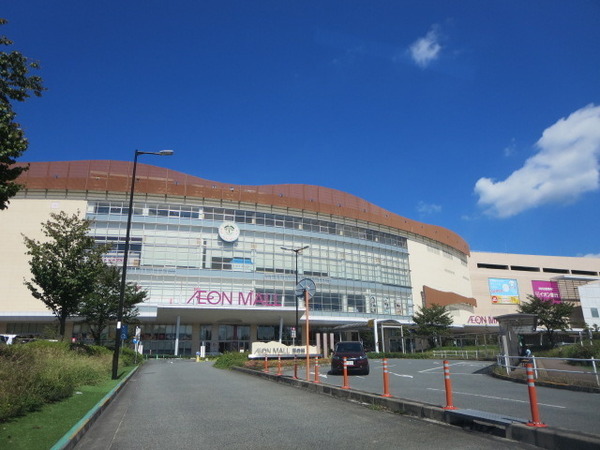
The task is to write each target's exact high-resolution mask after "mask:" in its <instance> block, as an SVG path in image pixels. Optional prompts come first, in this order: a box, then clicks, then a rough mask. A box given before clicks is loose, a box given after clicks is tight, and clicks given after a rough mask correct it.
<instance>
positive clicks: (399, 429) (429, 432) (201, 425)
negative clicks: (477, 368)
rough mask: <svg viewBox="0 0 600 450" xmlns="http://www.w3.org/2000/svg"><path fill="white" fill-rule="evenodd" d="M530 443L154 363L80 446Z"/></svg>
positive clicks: (203, 367)
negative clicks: (515, 441)
mask: <svg viewBox="0 0 600 450" xmlns="http://www.w3.org/2000/svg"><path fill="white" fill-rule="evenodd" d="M492 447H493V448H494V449H514V448H531V447H529V446H525V445H522V444H517V443H514V442H510V441H507V440H503V439H498V438H493V437H491V436H487V435H482V434H477V433H470V432H467V431H463V430H462V429H460V428H457V427H450V426H447V425H443V424H438V423H434V422H429V421H424V420H418V419H414V418H411V417H405V416H401V415H396V414H391V413H388V412H383V411H377V410H374V409H371V408H368V407H365V406H361V405H357V404H353V403H349V402H345V401H341V400H337V399H334V398H331V397H329V396H323V395H318V394H314V393H310V392H307V391H304V390H301V389H294V388H291V387H289V386H283V385H280V384H278V383H272V382H269V381H267V380H264V379H261V378H257V377H252V376H248V375H244V374H241V373H238V372H233V371H227V370H219V369H215V368H213V367H212V365H211V364H210V363H196V362H193V361H167V360H158V361H149V362H148V363H147V364H145V365H144V366H143V367H142V368H141V369H140V370H139V371H138V373H137V374H136V375H135V376H134V377H133V378H132V379H131V380H130V381H129V383H127V385H126V387H125V388H124V389H123V390H122V391H121V393H120V394H119V395H118V396H117V398H116V399H115V400H114V401H113V402H112V403H111V404H110V406H109V407H108V408H107V409H106V410H105V411H104V412H103V413H102V415H101V416H100V417H99V419H98V420H97V421H96V423H95V424H94V425H93V426H92V428H91V429H90V430H89V431H88V432H87V433H86V435H85V436H84V438H83V439H82V440H81V441H80V442H79V444H78V445H77V448H81V449H86V450H90V449H91V450H95V449H165V448H168V449H188V448H189V449H192V448H194V449H198V448H201V449H213V448H214V449H217V448H218V449H223V448H231V449H237V448H243V449H315V448H319V449H320V448H334V449H336V448H346V449H365V448H377V449H388V448H389V449H392V448H394V449H397V448H410V449H432V448H444V449H454V448H460V449H482V448H492Z"/></svg>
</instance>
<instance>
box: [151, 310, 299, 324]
mask: <svg viewBox="0 0 600 450" xmlns="http://www.w3.org/2000/svg"><path fill="white" fill-rule="evenodd" d="M178 316H179V317H181V320H182V322H186V323H203V324H211V323H229V324H235V323H244V324H248V325H252V324H256V325H279V322H280V320H281V319H282V318H283V321H284V322H285V323H289V324H293V323H295V321H296V309H295V308H260V309H258V308H253V309H252V310H250V309H239V308H190V307H182V306H170V305H169V306H159V307H158V308H157V311H156V321H157V322H159V323H175V322H176V321H177V317H178Z"/></svg>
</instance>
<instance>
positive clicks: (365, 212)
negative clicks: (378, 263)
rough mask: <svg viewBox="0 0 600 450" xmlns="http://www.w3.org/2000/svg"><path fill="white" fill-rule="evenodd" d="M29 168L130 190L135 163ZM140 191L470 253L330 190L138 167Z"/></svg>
mask: <svg viewBox="0 0 600 450" xmlns="http://www.w3.org/2000/svg"><path fill="white" fill-rule="evenodd" d="M18 165H20V166H23V165H27V163H21V164H18ZM29 166H30V168H29V170H28V171H26V172H24V173H23V174H22V175H21V176H20V177H19V179H18V180H17V182H18V183H21V184H23V185H25V186H26V187H27V188H28V189H58V190H63V189H64V190H77V191H102V192H105V191H110V192H129V189H130V179H131V172H132V169H133V162H131V161H127V162H125V161H106V160H104V161H56V162H33V163H29ZM135 190H136V192H138V193H146V194H164V195H173V196H181V197H196V198H212V199H222V200H228V201H234V202H235V201H237V202H245V203H256V204H263V205H273V206H280V207H289V208H294V209H299V210H308V211H314V212H318V213H324V214H332V215H336V216H343V217H349V218H352V219H357V220H364V221H367V222H373V223H376V224H380V225H385V226H388V227H392V228H397V229H399V230H403V231H406V232H409V233H414V234H417V235H421V236H424V237H427V238H430V239H433V240H435V241H438V242H440V243H443V244H446V245H448V246H450V247H452V248H454V249H456V250H458V251H460V252H462V253H464V254H467V255H468V254H469V253H470V251H469V245H468V244H467V242H466V241H465V240H464V239H463V238H461V237H460V236H459V235H458V234H456V233H454V232H453V231H450V230H448V229H446V228H442V227H438V226H436V225H428V224H425V223H422V222H417V221H415V220H411V219H407V218H405V217H402V216H399V215H397V214H394V213H391V212H389V211H386V210H385V209H383V208H380V207H378V206H375V205H373V204H372V203H369V202H367V201H366V200H363V199H361V198H358V197H356V196H354V195H351V194H347V193H345V192H342V191H338V190H336V189H330V188H326V187H320V186H312V185H306V184H274V185H263V186H246V185H236V184H228V183H220V182H217V181H210V180H206V179H203V178H199V177H195V176H192V175H187V174H184V173H181V172H177V171H174V170H169V169H165V168H162V167H157V166H152V165H148V164H142V163H138V165H137V173H136V184H135Z"/></svg>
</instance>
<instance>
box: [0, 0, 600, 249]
mask: <svg viewBox="0 0 600 450" xmlns="http://www.w3.org/2000/svg"><path fill="white" fill-rule="evenodd" d="M2 15H3V17H5V18H6V19H8V20H9V24H8V25H5V26H3V27H2V28H1V31H0V32H1V33H2V34H5V35H7V36H8V37H9V38H11V39H12V40H13V41H14V42H15V44H14V45H13V46H12V47H10V48H9V49H16V50H19V51H21V52H22V53H23V54H25V55H26V56H28V57H30V58H32V59H35V60H38V61H39V62H40V63H41V66H42V69H41V71H40V72H39V74H40V75H41V76H42V77H43V78H44V81H45V85H46V87H47V88H48V90H47V91H46V92H45V94H44V96H43V97H41V98H32V99H29V100H28V101H27V102H25V103H23V104H20V105H18V107H17V111H18V114H19V115H18V120H19V121H20V123H21V124H22V126H23V128H24V129H25V131H26V134H27V136H28V138H29V141H30V147H29V150H28V151H27V152H26V154H25V155H24V157H23V158H22V160H23V161H60V160H79V159H115V160H131V159H132V158H133V152H134V150H135V149H139V150H144V151H157V150H160V149H173V150H174V151H175V154H174V155H173V156H171V157H163V158H159V157H153V156H147V157H144V159H143V162H145V163H149V164H156V165H160V166H163V167H168V168H171V169H174V170H179V171H182V172H185V173H189V174H191V175H195V176H199V177H202V178H206V179H210V180H216V181H221V182H226V183H236V184H250V185H260V184H279V183H302V184H314V185H320V186H326V187H330V188H334V189H339V190H342V191H345V192H348V193H351V194H354V195H356V196H358V197H361V198H363V199H365V200H368V201H370V202H371V203H374V204H376V205H378V206H381V207H383V208H386V209H388V210H389V211H392V212H394V213H397V214H399V215H402V216H405V217H409V218H412V219H415V220H420V221H423V222H426V223H431V224H435V225H440V226H443V227H446V228H449V229H451V230H453V231H455V232H457V233H458V234H460V235H461V236H462V237H464V238H465V239H466V240H467V241H468V242H469V244H470V245H471V249H472V250H474V251H491V252H507V253H523V254H543V255H560V256H584V255H596V256H600V233H599V232H598V230H599V229H600V180H599V173H600V162H599V160H600V2H598V1H594V0H591V1H586V0H573V1H568V2H567V1H563V0H560V1H559V0H544V1H541V0H539V1H536V0H533V1H522V0H521V1H511V0H503V1H494V0H490V1H486V2H481V1H479V0H477V1H475V0H473V1H468V0H464V1H452V0H439V1H428V0H422V1H400V0H396V1H385V0H381V1H366V0H365V1H351V0H350V1H348V0H346V1H322V0H321V1H310V0H302V1H293V0H286V1H281V0H278V1H247V0H244V1H242V0H240V1H226V0H224V1H212V2H208V1H201V0H193V1H192V0H179V1H169V2H168V1H157V0H143V1H142V0H128V1H125V2H124V1H116V0H109V1H102V2H82V1H61V0H57V1H52V2H49V1H47V0H39V1H29V0H20V1H13V2H7V3H5V4H4V5H3V8H2Z"/></svg>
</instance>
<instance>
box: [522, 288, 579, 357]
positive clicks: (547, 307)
mask: <svg viewBox="0 0 600 450" xmlns="http://www.w3.org/2000/svg"><path fill="white" fill-rule="evenodd" d="M527 299H528V302H527V303H521V304H520V305H519V312H520V313H523V314H535V315H537V317H538V319H537V321H538V325H541V326H543V327H544V328H545V329H546V336H548V341H549V342H550V345H551V346H552V347H554V332H555V331H556V330H563V331H565V330H567V329H569V328H570V325H569V318H570V317H571V314H573V311H574V310H575V305H573V303H570V302H555V301H554V300H544V299H541V298H539V297H536V296H534V295H528V296H527Z"/></svg>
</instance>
